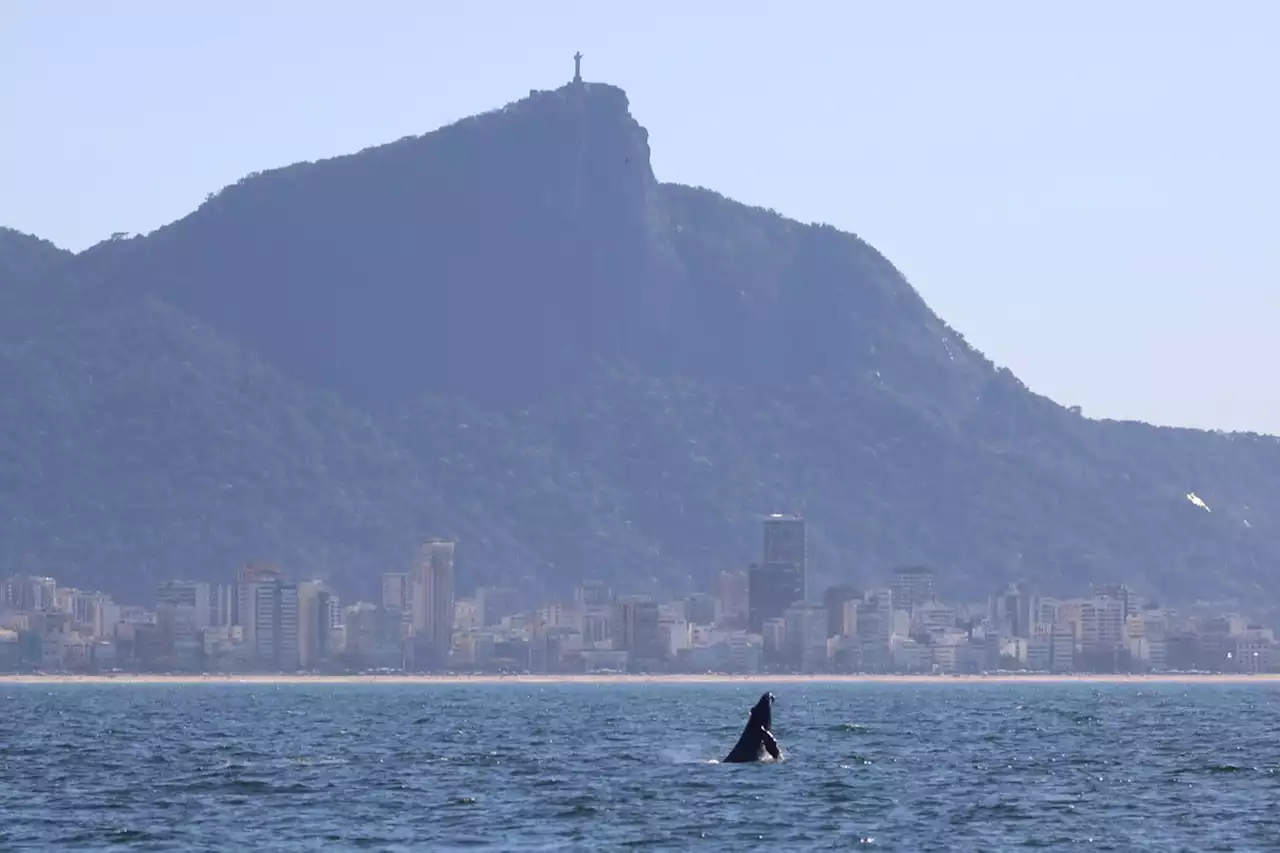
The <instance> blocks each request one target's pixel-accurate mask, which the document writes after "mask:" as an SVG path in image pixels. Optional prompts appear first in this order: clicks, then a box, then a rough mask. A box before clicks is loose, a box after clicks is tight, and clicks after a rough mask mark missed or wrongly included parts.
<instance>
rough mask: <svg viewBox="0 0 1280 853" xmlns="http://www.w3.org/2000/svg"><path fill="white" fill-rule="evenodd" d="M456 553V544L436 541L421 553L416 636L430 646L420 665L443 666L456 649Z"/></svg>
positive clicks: (415, 595)
mask: <svg viewBox="0 0 1280 853" xmlns="http://www.w3.org/2000/svg"><path fill="white" fill-rule="evenodd" d="M453 550H454V543H453V542H450V541H447V540H443V539H432V540H430V541H428V542H426V543H424V544H423V545H422V547H421V548H420V549H419V552H418V565H417V566H415V567H414V571H413V578H412V587H413V630H414V635H415V637H416V638H417V642H418V643H419V644H422V643H425V644H426V648H425V649H424V652H425V659H424V658H422V657H419V659H418V663H419V664H420V665H421V664H426V665H427V666H429V667H435V666H443V665H445V664H447V663H448V661H449V655H450V653H451V652H452V650H453V616H454V612H453V610H454V607H453V605H454V590H453Z"/></svg>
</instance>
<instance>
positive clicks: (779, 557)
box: [747, 513, 808, 633]
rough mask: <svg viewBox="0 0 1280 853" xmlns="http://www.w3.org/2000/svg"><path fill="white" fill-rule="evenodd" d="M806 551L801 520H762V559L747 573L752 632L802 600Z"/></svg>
mask: <svg viewBox="0 0 1280 853" xmlns="http://www.w3.org/2000/svg"><path fill="white" fill-rule="evenodd" d="M807 550H808V546H807V540H806V535H805V525H804V519H803V518H801V517H800V516H798V515H782V514H777V513H775V514H774V515H770V516H768V517H766V518H765V520H764V553H763V559H762V560H761V562H759V563H756V564H753V565H752V566H751V568H750V569H749V570H748V571H747V598H748V604H747V609H748V619H747V622H748V628H749V629H750V630H751V631H752V632H753V633H759V632H760V631H761V629H762V627H763V625H764V623H765V621H766V620H769V619H778V618H781V617H782V614H783V613H784V612H785V611H786V609H787V608H788V607H790V606H791V605H792V604H795V603H796V602H799V601H804V599H805V591H806V572H807V570H808V559H807Z"/></svg>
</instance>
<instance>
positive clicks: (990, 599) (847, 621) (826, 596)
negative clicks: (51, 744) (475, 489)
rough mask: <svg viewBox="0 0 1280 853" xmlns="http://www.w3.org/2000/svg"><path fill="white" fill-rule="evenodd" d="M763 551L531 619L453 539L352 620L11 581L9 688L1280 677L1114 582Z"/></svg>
mask: <svg viewBox="0 0 1280 853" xmlns="http://www.w3.org/2000/svg"><path fill="white" fill-rule="evenodd" d="M761 534H762V537H761V546H760V558H759V560H758V561H757V562H755V563H752V564H750V565H749V566H748V567H746V568H744V569H738V570H726V571H722V572H721V573H720V574H719V575H718V576H717V577H716V578H715V580H714V582H713V584H712V589H711V590H709V591H707V592H698V593H694V594H692V595H688V596H684V597H679V598H674V599H660V598H658V597H654V596H650V595H628V594H625V593H624V594H618V593H617V591H616V590H614V589H613V588H611V587H610V586H609V585H607V584H605V583H602V582H599V581H590V580H588V581H584V582H583V583H581V584H579V585H578V586H577V587H576V588H575V589H574V592H573V595H572V599H571V600H566V601H560V602H555V601H549V602H540V603H538V604H537V605H535V606H534V607H528V606H526V605H527V603H526V602H522V601H521V600H520V597H519V594H518V593H517V591H516V590H515V589H513V588H510V587H501V586H482V587H478V588H476V589H475V590H474V593H473V594H472V595H471V596H466V597H459V596H457V595H456V592H455V571H454V556H455V548H456V547H457V543H456V542H455V541H452V540H444V539H428V540H426V541H424V542H423V543H422V544H421V546H420V547H419V550H418V554H417V556H416V558H415V561H414V562H413V564H412V565H409V566H406V567H405V571H393V572H387V573H384V574H383V576H382V578H381V599H380V601H378V602H370V601H363V600H359V601H356V602H354V603H353V604H351V605H349V606H345V607H344V606H343V605H342V603H341V600H340V598H339V596H338V594H337V592H336V591H335V590H333V589H331V588H329V587H328V585H326V584H325V583H324V582H323V581H318V580H308V579H302V578H292V577H290V576H289V575H288V573H287V572H286V571H284V570H283V569H282V568H280V567H278V566H275V565H271V564H255V563H250V564H246V565H244V566H242V567H241V568H240V569H238V570H237V571H236V573H235V576H234V578H229V579H228V580H227V582H225V583H219V582H208V581H193V580H181V579H172V580H164V581H161V582H160V583H159V584H158V585H157V587H156V606H155V608H154V609H148V608H146V607H142V606H137V605H120V604H116V603H115V602H114V601H113V600H112V599H111V596H110V595H108V594H105V593H102V592H97V591H85V590H77V589H72V588H67V587H61V586H59V585H58V583H57V581H56V580H55V579H54V578H50V577H41V576H33V575H15V576H12V577H10V578H8V579H7V580H4V581H3V582H0V671H35V670H39V671H53V672H58V671H72V672H75V671H116V670H124V669H126V668H132V669H133V670H135V671H183V672H188V671H218V672H342V671H346V672H361V671H403V672H443V671H459V670H461V671H492V670H497V671H515V672H546V673H572V672H653V673H658V672H728V673H759V672H794V673H810V674H821V673H857V672H865V673H894V672H903V673H912V672H927V673H937V674H955V673H977V672H990V671H999V670H1009V669H1021V670H1026V671H1031V672H1048V673H1074V672H1115V671H1140V672H1144V671H1151V672H1161V671H1184V670H1188V669H1204V670H1211V671H1226V672H1239V671H1248V672H1269V671H1272V669H1273V649H1274V647H1275V638H1274V633H1273V631H1272V630H1271V629H1270V628H1267V627H1263V626H1260V625H1257V624H1254V623H1252V622H1251V621H1250V620H1248V619H1246V618H1244V617H1242V616H1240V615H1238V614H1236V613H1232V612H1215V611H1210V610H1207V609H1205V608H1193V609H1192V611H1191V612H1187V613H1179V612H1178V611H1176V610H1174V609H1172V608H1168V607H1161V606H1159V605H1158V604H1156V603H1154V602H1150V601H1144V600H1143V599H1142V598H1141V596H1139V595H1138V594H1137V593H1136V592H1135V591H1134V590H1132V589H1131V588H1130V587H1129V586H1127V585H1125V584H1123V583H1110V584H1097V585H1094V586H1092V587H1090V588H1089V589H1088V591H1087V593H1086V594H1077V595H1073V596H1069V597H1055V596H1050V595H1046V594H1042V593H1040V592H1038V591H1036V590H1035V589H1033V588H1032V587H1031V586H1030V585H1028V584H1027V583H1025V582H1019V581H1014V582H1009V583H1007V584H1002V585H1001V586H1000V587H999V588H998V589H995V590H993V592H992V593H991V594H990V595H989V596H987V598H986V600H985V601H981V602H971V603H968V604H965V603H949V602H946V601H943V600H942V599H941V598H940V596H939V593H938V578H937V575H938V573H937V571H936V570H935V569H933V568H931V567H927V566H900V567H898V568H896V569H894V570H893V571H892V572H891V573H890V574H889V576H888V577H887V578H881V579H879V580H878V581H877V582H875V583H872V584H869V585H866V586H865V587H864V588H862V589H859V588H858V587H856V586H854V585H851V584H848V583H837V584H833V585H831V586H828V587H827V588H826V589H824V590H823V591H822V593H821V595H819V594H818V593H817V591H816V590H814V589H812V588H810V587H809V586H808V583H809V581H808V578H807V571H808V565H807V538H808V537H807V529H806V521H805V519H804V518H803V517H802V516H800V515H798V514H792V513H787V514H772V515H767V516H763V517H762V519H761ZM1275 666H1277V667H1280V658H1276V659H1275Z"/></svg>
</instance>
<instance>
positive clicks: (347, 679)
mask: <svg viewBox="0 0 1280 853" xmlns="http://www.w3.org/2000/svg"><path fill="white" fill-rule="evenodd" d="M22 684H26V685H40V684H45V685H48V684H125V685H128V684H136V685H143V684H259V685H285V684H299V685H308V684H332V685H343V684H357V685H371V684H399V685H404V684H423V685H430V684H440V685H463V684H477V685H479V684H600V685H609V684H616V685H655V686H658V685H675V684H757V685H770V684H970V685H972V684H1185V685H1197V684H1203V685H1229V684H1280V674H1270V673H1263V674H1258V675H1226V674H1152V675H1041V674H1031V673H1028V674H1025V675H1023V674H1016V673H1000V674H991V675H714V674H711V675H618V674H600V675H594V674H587V675H259V674H255V675H224V674H217V675H133V674H125V673H121V674H114V675H55V674H50V675H0V686H4V685H22Z"/></svg>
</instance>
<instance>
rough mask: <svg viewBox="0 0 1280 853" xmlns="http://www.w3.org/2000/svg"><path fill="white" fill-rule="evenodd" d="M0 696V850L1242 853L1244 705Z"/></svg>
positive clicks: (561, 692) (932, 694) (166, 693)
mask: <svg viewBox="0 0 1280 853" xmlns="http://www.w3.org/2000/svg"><path fill="white" fill-rule="evenodd" d="M761 689H762V688H758V687H751V686H742V685H645V686H637V685H625V686H616V687H613V686H610V687H601V686H598V685H581V684H575V685H563V686H557V685H516V684H513V685H466V686H453V685H420V686H413V685H406V686H376V687H362V686H346V685H342V686H321V685H316V686H280V687H276V686H269V687H263V686H261V685H235V684H200V685H181V686H178V685H165V686H136V685H132V686H122V685H108V686H86V685H51V686H49V687H45V686H43V685H40V686H16V685H15V686H5V687H2V688H0V747H2V749H0V814H2V815H4V818H5V820H4V821H3V822H2V823H0V848H2V849H4V850H22V849H35V848H39V849H66V850H74V849H93V850H173V849H182V850H210V851H212V850H226V849H239V848H249V847H255V848H269V849H272V850H281V851H292V850H319V849H323V850H366V849H367V850H409V849H435V850H442V849H477V850H484V849H501V850H561V849H566V848H568V849H590V850H596V849H628V848H646V849H647V848H652V847H656V848H660V849H673V848H677V849H695V850H726V851H727V850H740V849H752V848H762V849H769V850H774V849H777V848H779V847H781V848H783V849H847V848H850V847H858V848H870V849H879V850H945V851H968V850H989V849H996V848H998V849H1012V848H1024V847H1025V848H1029V849H1080V848H1085V847H1087V848H1089V849H1098V850H1172V849H1186V848H1195V849H1207V850H1215V849H1220V850H1253V849H1266V848H1268V847H1271V846H1272V845H1273V844H1274V842H1275V839H1276V838H1280V815H1277V813H1276V812H1275V810H1274V809H1273V808H1272V806H1271V803H1272V802H1273V801H1274V800H1275V798H1276V796H1277V794H1280V773H1277V769H1278V768H1280V746H1278V745H1277V743H1276V740H1275V739H1274V738H1273V737H1272V735H1271V724H1270V721H1271V720H1272V719H1275V717H1276V714H1277V712H1278V711H1280V690H1277V689H1274V688H1271V687H1266V686H1261V685H1260V686H1256V687H1255V686H1242V687H1234V686H1233V687H1227V688H1223V687H1209V686H1195V687H1181V686H1176V685H1169V686H1163V685H1161V686H1157V687H1154V688H1153V687H1150V686H1142V687H1141V688H1137V687H1135V686H1133V685H1116V686H1113V687H1102V688H1099V687H1094V686H1081V685H1064V686H1047V685H1030V686H1027V685H1016V686H1015V685H951V684H940V685H849V684H842V685H831V684H826V685H824V684H811V685H790V686H789V687H788V688H787V689H784V690H775V693H776V694H777V695H778V704H777V706H776V708H775V724H776V725H775V728H776V732H777V734H778V737H779V739H780V741H781V743H782V745H783V748H784V749H785V750H786V752H787V756H786V760H784V761H783V762H781V763H776V764H775V763H765V764H754V765H751V764H749V765H723V764H720V763H718V759H719V758H721V757H722V756H723V753H724V752H726V751H727V750H728V748H729V746H731V745H732V742H733V740H734V739H735V738H736V736H737V733H738V731H739V728H740V726H741V723H742V720H743V718H744V715H745V712H746V709H747V708H748V707H749V706H750V705H751V704H752V703H753V701H754V700H755V698H756V697H757V696H758V694H759V692H761Z"/></svg>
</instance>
